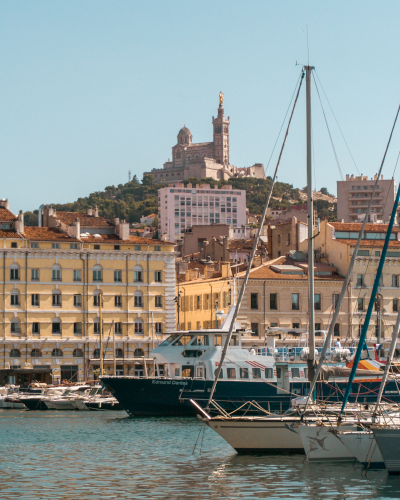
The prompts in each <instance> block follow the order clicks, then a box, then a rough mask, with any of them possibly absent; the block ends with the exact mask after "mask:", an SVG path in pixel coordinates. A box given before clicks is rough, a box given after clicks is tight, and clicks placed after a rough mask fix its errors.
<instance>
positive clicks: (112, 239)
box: [0, 200, 176, 383]
mask: <svg viewBox="0 0 400 500" xmlns="http://www.w3.org/2000/svg"><path fill="white" fill-rule="evenodd" d="M43 224H44V225H46V227H26V226H24V220H23V214H22V213H20V214H19V215H18V216H15V215H14V214H13V213H12V212H10V210H9V206H8V202H7V201H5V200H0V247H1V248H0V258H1V264H0V280H1V291H0V314H1V316H0V377H3V378H4V377H7V376H8V374H10V373H11V372H12V373H13V374H14V375H15V377H16V381H18V380H17V379H18V378H19V379H20V380H21V381H26V380H27V378H26V376H28V378H29V377H31V378H32V377H34V378H36V379H43V380H45V379H46V380H49V378H50V379H51V378H52V379H53V380H54V379H62V380H64V379H67V380H73V381H75V380H87V379H91V378H93V371H94V369H96V368H97V367H98V365H99V363H100V344H99V334H100V327H101V326H102V331H103V336H104V349H105V359H106V361H105V368H106V371H108V372H109V373H110V370H111V368H112V365H113V358H114V356H115V357H116V359H117V372H118V373H119V374H134V373H136V374H141V373H143V361H144V358H145V357H146V356H147V357H148V353H149V351H150V350H151V349H152V348H153V346H154V345H155V344H156V343H157V342H158V341H159V340H160V339H162V338H163V336H164V335H165V334H166V333H168V332H169V331H172V330H174V329H175V326H176V315H175V311H176V308H175V303H174V298H175V253H174V245H173V244H172V243H169V242H162V241H158V240H150V239H146V238H140V237H135V236H131V235H129V225H128V223H126V222H125V221H120V220H119V219H113V220H112V221H108V220H106V219H104V218H102V217H99V216H98V213H97V210H96V209H93V210H90V211H88V213H72V212H58V213H57V212H56V211H55V210H53V209H52V208H51V207H45V208H44V209H43ZM101 298H102V323H100V301H101ZM114 334H115V338H116V350H115V352H113V347H112V345H113V344H112V338H113V335H114ZM140 358H142V360H141V359H140ZM10 370H11V371H10ZM25 375H26V376H25ZM24 377H25V378H24ZM3 381H4V380H0V383H3Z"/></svg>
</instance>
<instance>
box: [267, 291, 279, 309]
mask: <svg viewBox="0 0 400 500" xmlns="http://www.w3.org/2000/svg"><path fill="white" fill-rule="evenodd" d="M269 308H270V310H271V311H277V310H278V294H277V293H270V294H269Z"/></svg>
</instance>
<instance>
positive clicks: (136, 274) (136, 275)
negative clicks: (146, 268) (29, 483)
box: [133, 266, 143, 283]
mask: <svg viewBox="0 0 400 500" xmlns="http://www.w3.org/2000/svg"><path fill="white" fill-rule="evenodd" d="M133 281H134V282H135V283H142V282H143V269H142V267H141V266H135V267H134V268H133Z"/></svg>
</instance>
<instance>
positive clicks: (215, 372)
mask: <svg viewBox="0 0 400 500" xmlns="http://www.w3.org/2000/svg"><path fill="white" fill-rule="evenodd" d="M217 372H218V368H216V370H215V371H214V375H215V376H217ZM219 378H224V369H223V368H222V369H221V373H220V374H219Z"/></svg>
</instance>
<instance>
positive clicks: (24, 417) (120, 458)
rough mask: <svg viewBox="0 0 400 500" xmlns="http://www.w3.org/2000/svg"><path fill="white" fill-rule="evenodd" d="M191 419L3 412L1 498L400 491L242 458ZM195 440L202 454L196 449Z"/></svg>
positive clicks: (315, 468) (377, 480)
mask: <svg viewBox="0 0 400 500" xmlns="http://www.w3.org/2000/svg"><path fill="white" fill-rule="evenodd" d="M201 427H202V425H201V422H199V421H198V420H197V419H195V418H193V419H180V418H165V419H155V418H153V419H151V418H147V419H144V418H142V419H131V418H127V417H125V414H124V413H123V412H82V413H81V412H23V411H18V410H11V411H2V412H0V440H1V441H0V442H1V452H2V453H1V458H0V461H1V467H0V492H1V495H0V496H1V499H2V500H3V499H4V500H8V499H18V500H31V499H34V500H37V499H39V498H40V499H44V500H47V499H50V498H51V499H52V500H56V499H63V500H64V499H68V500H75V499H80V500H82V499H96V500H97V499H99V498H101V499H102V500H103V499H152V500H153V499H154V500H157V499H175V498H176V499H182V500H185V499H188V500H189V499H218V500H219V499H228V500H230V499H241V500H247V499H258V498H269V499H283V498H284V499H288V498H293V499H296V500H301V499H321V498H329V499H335V500H336V499H363V500H369V499H377V498H400V486H399V483H398V480H397V478H395V477H389V476H387V474H386V472H385V471H377V472H369V474H368V478H365V477H363V476H362V475H361V469H360V467H359V466H357V465H356V466H354V467H353V465H351V464H338V465H332V464H313V465H310V464H308V463H307V462H305V461H304V457H301V456H297V457H296V456H295V457H282V456H275V457H270V456H269V457H268V456H239V455H237V454H236V453H235V452H234V451H233V450H232V448H230V446H228V445H227V444H226V443H225V441H223V440H222V439H221V438H220V437H219V436H218V435H217V434H215V433H214V432H213V431H211V429H209V428H206V429H205V432H204V438H201V437H200V439H199V442H198V447H197V451H196V453H195V454H193V447H194V444H195V442H196V439H197V437H198V435H199V431H200V430H201ZM200 444H201V454H200V453H199V448H200Z"/></svg>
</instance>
